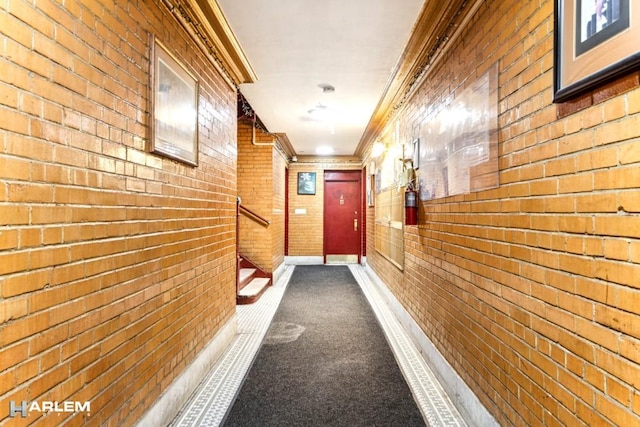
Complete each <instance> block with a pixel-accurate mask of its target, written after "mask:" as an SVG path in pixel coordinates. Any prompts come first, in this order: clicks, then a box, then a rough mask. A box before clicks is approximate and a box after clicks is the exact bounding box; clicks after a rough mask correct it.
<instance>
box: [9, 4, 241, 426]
mask: <svg viewBox="0 0 640 427" xmlns="http://www.w3.org/2000/svg"><path fill="white" fill-rule="evenodd" d="M34 4H36V3H34V2H23V1H12V2H3V3H2V5H0V18H1V20H2V28H4V29H8V30H7V31H3V34H4V35H3V43H2V47H1V48H0V49H2V59H0V61H1V64H0V68H2V70H3V71H2V73H0V93H1V95H0V128H1V129H3V131H2V133H1V134H0V408H2V409H1V410H0V423H3V422H7V423H6V424H7V425H24V424H26V423H31V422H34V424H36V425H50V423H51V422H52V418H51V417H55V421H54V422H55V423H56V424H60V423H62V422H66V421H70V422H71V423H72V424H74V425H78V424H82V423H87V424H90V425H98V424H105V425H131V424H133V422H134V421H135V420H136V419H138V418H139V417H140V416H141V415H142V414H143V413H144V411H145V410H146V409H147V408H148V407H149V406H150V404H152V403H153V402H154V400H156V399H157V398H158V396H159V395H160V394H161V393H162V392H163V390H165V389H166V388H167V386H168V385H169V384H170V383H171V382H172V381H173V380H174V379H175V378H176V377H177V376H178V375H179V374H180V373H181V372H182V371H183V370H184V368H185V366H187V364H189V363H190V362H191V361H192V360H193V359H194V357H195V356H196V355H197V353H198V352H199V351H200V350H201V349H202V348H203V347H204V346H205V344H207V342H208V341H209V340H210V339H211V338H212V337H213V336H214V334H215V333H216V332H217V331H218V330H219V329H220V328H221V326H222V325H224V324H225V323H226V322H227V321H228V320H229V319H230V317H231V316H233V314H234V312H235V302H234V297H235V295H234V294H235V285H234V283H235V257H234V255H235V237H236V236H235V195H236V143H235V141H236V118H235V117H236V93H235V90H234V89H233V88H232V87H230V86H229V85H228V84H227V83H226V82H225V80H224V79H223V78H222V77H221V76H220V75H219V74H218V73H217V72H216V71H215V69H214V67H213V65H212V63H211V62H209V60H208V59H207V57H206V55H204V54H203V53H202V52H201V51H199V50H198V49H197V48H196V47H195V46H194V43H193V41H192V40H191V39H190V38H189V36H187V35H186V33H185V31H184V30H183V28H182V27H181V26H180V25H179V24H178V22H177V21H176V20H175V19H174V18H173V17H172V16H171V15H170V14H169V13H168V11H167V10H166V8H165V7H164V6H162V5H161V3H160V2H157V3H156V2H152V1H146V2H145V1H142V2H130V1H124V0H116V1H113V2H107V3H104V2H94V1H89V2H64V6H63V5H61V4H60V3H59V2H37V5H36V6H34ZM149 32H151V33H154V34H155V35H156V36H157V38H158V39H159V41H161V42H162V43H163V44H165V45H166V46H167V47H168V48H169V49H170V50H171V52H172V53H173V54H174V55H175V56H176V57H177V58H178V59H179V60H180V61H182V62H183V63H184V64H185V65H186V67H187V68H188V69H189V70H190V71H191V72H192V73H193V74H195V75H197V76H198V78H199V81H200V95H199V107H200V112H199V143H200V149H199V165H198V167H191V166H187V165H184V164H181V163H178V162H175V161H172V160H169V159H166V158H162V157H160V156H158V155H154V154H150V153H148V151H147V149H146V148H147V147H146V138H147V137H148V134H149V133H148V132H149V129H148V124H149V118H148V104H147V103H148V91H149V84H148V81H149V80H148V79H149V64H150V59H149V52H150V46H149V38H148V33H149ZM12 400H13V401H16V402H18V403H19V402H21V401H22V400H26V401H39V400H48V401H51V400H52V401H67V400H76V401H91V415H90V416H88V417H86V415H85V414H78V415H75V416H66V415H58V414H56V415H51V416H49V417H47V418H43V419H40V420H37V417H38V415H37V414H33V413H32V414H31V415H30V417H29V418H28V419H26V420H22V419H21V418H20V417H18V418H15V419H13V420H12V421H7V415H8V408H9V402H10V401H12ZM72 417H74V418H75V419H74V420H69V419H68V418H72ZM85 417H86V418H85Z"/></svg>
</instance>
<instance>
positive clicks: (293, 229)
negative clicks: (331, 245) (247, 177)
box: [289, 158, 361, 256]
mask: <svg viewBox="0 0 640 427" xmlns="http://www.w3.org/2000/svg"><path fill="white" fill-rule="evenodd" d="M360 168H361V164H360V162H351V161H346V160H345V161H339V160H338V161H335V162H334V161H327V160H323V159H322V158H317V160H315V161H300V162H299V163H291V164H289V255H290V256H322V255H323V254H324V253H323V251H324V246H323V238H324V237H323V232H324V228H323V227H324V171H325V170H349V169H351V170H353V169H360ZM300 172H315V173H316V194H315V195H309V194H298V173H300ZM296 209H299V210H306V213H300V214H296Z"/></svg>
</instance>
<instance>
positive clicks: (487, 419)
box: [352, 265, 499, 427]
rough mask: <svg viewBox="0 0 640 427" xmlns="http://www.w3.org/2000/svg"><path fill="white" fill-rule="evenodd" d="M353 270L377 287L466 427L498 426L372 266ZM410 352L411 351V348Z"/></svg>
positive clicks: (358, 267)
mask: <svg viewBox="0 0 640 427" xmlns="http://www.w3.org/2000/svg"><path fill="white" fill-rule="evenodd" d="M354 270H355V272H354V276H356V278H358V276H360V277H361V278H362V280H363V283H365V284H366V283H367V282H369V283H371V284H372V285H373V286H372V287H373V288H374V289H375V290H377V293H378V295H379V296H380V298H381V301H384V304H383V305H386V306H387V308H388V309H389V310H390V313H393V315H394V316H393V317H394V318H395V321H396V322H398V324H399V326H400V330H401V331H403V333H404V334H405V336H406V337H407V339H409V340H410V341H411V346H412V347H413V348H414V349H415V350H416V351H418V353H419V356H418V357H419V359H420V360H421V361H422V362H421V363H426V364H427V365H428V367H427V369H429V371H430V372H432V373H433V374H434V375H435V379H436V382H438V383H439V384H440V385H441V387H442V388H443V390H444V392H443V395H444V394H446V396H448V397H449V398H450V399H452V400H453V403H454V404H455V407H456V408H457V409H458V410H459V411H460V413H461V415H462V417H463V418H464V420H465V421H466V423H467V424H468V425H469V426H482V427H485V426H486V427H496V426H499V424H498V422H497V421H496V419H495V418H494V417H493V416H492V415H491V414H490V413H489V411H487V409H486V408H485V407H484V405H482V403H481V402H480V400H479V399H478V397H477V396H476V395H475V394H474V393H473V392H472V391H471V389H470V388H469V387H468V386H467V385H466V383H465V382H464V381H463V380H462V378H461V377H460V376H459V375H458V373H457V372H456V371H455V370H454V369H453V367H452V366H451V365H450V364H449V362H447V360H446V359H445V358H444V357H443V356H442V354H441V353H440V352H439V351H438V349H437V348H436V347H435V346H434V345H433V343H432V342H431V341H430V340H429V339H428V338H427V337H426V335H425V334H424V332H422V330H421V329H420V327H419V326H418V324H417V323H416V322H415V321H414V320H413V318H412V317H411V316H410V315H409V313H408V312H407V311H406V310H405V309H404V307H403V306H402V304H400V302H399V301H398V300H397V299H396V298H395V296H394V295H393V294H392V293H391V291H389V289H388V288H387V287H386V285H385V284H384V283H383V282H382V280H381V279H380V278H379V277H378V276H377V274H376V273H375V272H374V271H373V270H372V269H371V267H370V266H368V265H366V266H354V267H352V271H354ZM372 306H373V304H372ZM401 353H402V352H400V354H401ZM411 354H413V351H412V352H411ZM412 359H413V357H412ZM447 425H451V424H447Z"/></svg>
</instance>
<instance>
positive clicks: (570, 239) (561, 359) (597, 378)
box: [367, 0, 640, 426]
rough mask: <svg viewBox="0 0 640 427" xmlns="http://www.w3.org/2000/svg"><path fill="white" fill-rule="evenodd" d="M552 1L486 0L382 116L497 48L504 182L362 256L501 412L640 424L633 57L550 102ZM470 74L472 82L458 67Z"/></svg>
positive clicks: (559, 421)
mask: <svg viewBox="0 0 640 427" xmlns="http://www.w3.org/2000/svg"><path fill="white" fill-rule="evenodd" d="M553 3H554V2H553V1H551V0H544V1H541V2H538V1H535V2H534V1H524V2H523V1H515V0H503V1H489V2H483V3H482V5H481V6H480V9H479V10H478V12H477V13H476V15H475V16H474V17H473V18H472V19H471V20H470V22H469V25H468V27H467V28H465V29H464V31H463V33H462V36H461V37H460V38H459V39H457V40H456V41H455V44H454V45H452V46H451V49H450V50H449V51H448V53H447V54H446V55H445V56H444V58H443V59H442V61H440V62H439V63H437V64H435V65H433V66H432V67H433V69H432V70H431V71H430V75H429V78H428V79H427V80H426V81H425V82H424V83H422V86H421V87H420V88H419V89H418V90H417V92H416V93H415V95H413V97H412V98H411V99H410V100H409V101H408V103H407V105H406V106H404V108H403V109H402V110H401V113H400V114H399V116H398V117H397V118H396V119H394V122H392V123H389V124H388V126H387V129H386V131H385V132H387V133H389V132H392V130H393V129H394V127H395V120H397V121H398V122H399V123H400V128H401V129H402V132H404V133H405V134H407V135H410V134H411V130H412V129H413V126H415V125H416V120H417V117H418V116H419V114H420V113H421V111H424V110H425V109H428V108H430V107H431V108H434V107H433V106H434V105H436V106H437V105H438V104H442V103H443V102H445V100H448V99H450V98H452V97H454V96H455V94H456V93H457V92H459V90H460V89H461V88H463V87H465V84H469V82H471V81H473V80H474V79H475V78H476V77H477V76H479V75H480V74H481V72H482V71H481V70H483V69H486V68H487V67H488V66H489V65H490V64H493V63H494V62H495V61H498V63H499V95H498V96H499V129H500V132H499V142H500V148H499V153H500V158H499V165H500V187H499V188H497V189H493V190H487V191H482V192H477V193H471V194H469V195H464V196H455V197H448V198H442V199H437V200H433V201H429V202H423V203H422V204H421V206H420V222H419V225H418V227H407V228H406V229H405V264H404V266H405V268H404V271H400V270H398V269H396V268H395V267H393V266H392V265H390V264H389V263H388V262H387V261H386V260H385V259H384V258H382V257H381V256H380V255H379V254H377V253H376V252H375V249H374V243H375V238H374V235H373V231H374V227H373V226H372V225H373V218H374V217H373V215H372V212H371V211H372V210H371V209H369V211H368V221H369V224H368V225H369V227H368V230H369V232H368V239H367V242H368V251H367V253H368V262H369V263H370V264H371V265H372V268H373V269H374V270H375V271H376V272H377V274H378V275H379V276H380V277H381V278H383V280H384V281H385V282H386V283H387V284H388V285H389V287H390V289H391V290H392V291H393V292H394V294H395V295H396V296H397V297H398V298H399V300H400V301H401V302H402V304H403V305H404V306H405V307H406V309H407V310H408V311H409V312H410V313H411V315H412V316H413V318H414V319H415V320H416V321H417V322H418V323H419V324H420V326H421V328H422V330H423V331H424V332H425V334H426V335H427V336H428V337H429V338H430V339H431V341H433V343H434V344H435V345H436V347H437V348H438V350H439V351H440V352H441V353H442V354H443V355H444V357H445V358H446V359H447V360H448V361H449V363H450V364H451V365H452V366H453V367H454V368H455V370H456V371H457V372H458V373H459V374H460V376H461V377H462V378H463V379H464V381H465V382H466V383H467V384H468V385H469V386H470V387H471V388H472V390H473V391H474V392H475V393H476V394H477V395H478V397H479V398H480V400H481V401H482V402H483V404H484V405H486V406H487V408H488V409H489V410H490V412H491V413H492V414H493V415H494V416H495V417H496V418H497V420H498V421H499V422H500V423H501V424H502V425H521V426H525V425H526V426H530V425H545V426H550V425H571V426H581V425H582V426H591V425H611V426H613V425H638V424H640V393H639V392H638V389H639V388H640V351H639V349H640V327H638V325H640V304H639V301H640V249H639V248H640V215H639V214H640V191H639V190H638V189H639V188H640V172H639V171H640V168H639V167H638V166H640V154H639V153H640V139H639V138H640V90H639V89H638V79H639V76H638V72H635V73H632V74H631V75H630V76H628V77H626V78H623V79H622V80H620V81H618V82H615V83H612V84H608V85H605V87H603V88H600V89H598V90H596V91H594V92H593V93H590V94H588V95H586V96H585V97H583V98H582V99H581V100H578V101H576V102H572V103H568V104H565V105H555V104H553V103H552V95H553V92H552V91H553V89H552V85H553V77H552V73H553V25H554V24H553ZM465 82H466V83H465Z"/></svg>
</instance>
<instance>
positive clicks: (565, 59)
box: [553, 0, 640, 102]
mask: <svg viewBox="0 0 640 427" xmlns="http://www.w3.org/2000/svg"><path fill="white" fill-rule="evenodd" d="M638 40H640V8H638V7H633V8H632V7H631V1H630V0H555V31H554V62H555V68H554V97H553V101H554V102H564V101H567V100H569V99H571V98H573V97H575V96H579V95H581V94H583V93H585V92H588V91H589V90H592V89H594V88H595V87H597V86H599V85H602V84H604V83H606V82H608V81H611V80H613V79H616V78H618V77H621V76H623V75H624V74H626V73H628V72H629V71H632V70H634V69H637V68H638V67H639V66H640V50H639V46H640V45H639V44H638Z"/></svg>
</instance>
